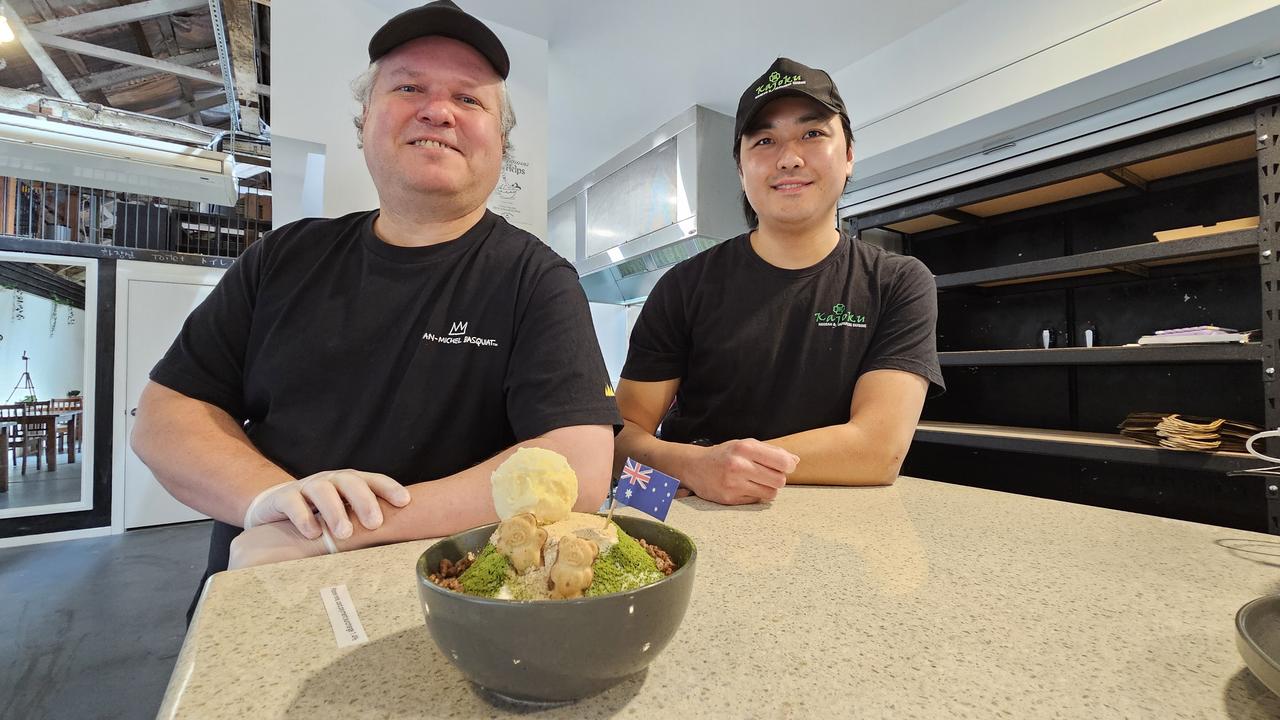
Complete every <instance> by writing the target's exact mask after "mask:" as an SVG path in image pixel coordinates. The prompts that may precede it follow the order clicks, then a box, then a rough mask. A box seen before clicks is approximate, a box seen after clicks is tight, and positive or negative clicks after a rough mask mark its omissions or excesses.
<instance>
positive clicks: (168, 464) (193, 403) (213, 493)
mask: <svg viewBox="0 0 1280 720" xmlns="http://www.w3.org/2000/svg"><path fill="white" fill-rule="evenodd" d="M131 444H132V447H133V450H134V452H136V453H137V454H138V457H140V458H142V461H143V462H144V463H146V464H147V467H149V468H151V471H152V473H154V474H155V476H156V479H157V480H158V481H159V482H160V484H161V485H163V486H164V488H165V489H166V490H168V491H169V493H170V494H171V495H173V496H174V497H175V498H177V499H178V500H179V501H180V502H182V503H184V504H185V505H187V506H188V507H191V508H194V509H196V510H199V511H200V512H202V513H204V514H206V515H209V516H211V517H213V518H216V519H218V520H221V521H223V522H225V523H229V524H231V525H236V526H241V527H253V526H254V525H261V524H263V523H269V522H274V521H277V520H284V519H286V518H287V519H288V520H290V521H291V522H292V523H293V524H294V525H295V526H296V527H297V528H298V530H299V531H300V532H302V533H303V534H304V535H306V537H308V538H311V539H315V540H318V539H320V537H321V530H320V525H321V523H322V522H323V523H324V524H326V525H327V526H328V527H329V528H330V529H331V531H332V533H333V535H334V536H335V537H342V538H345V537H348V536H350V534H351V532H352V525H353V524H354V523H352V522H351V520H350V518H349V517H348V510H347V506H348V505H350V506H351V511H352V512H353V513H354V514H355V515H356V517H357V518H359V520H360V523H361V524H363V525H364V526H365V527H366V528H376V527H378V525H380V524H381V523H382V511H381V509H380V508H379V502H378V498H379V497H382V498H383V499H385V500H388V501H389V502H391V503H392V504H394V505H396V506H403V505H405V504H406V503H408V502H409V500H410V496H409V493H408V491H407V490H405V489H404V488H403V487H401V486H400V483H398V482H396V481H395V480H394V479H392V478H390V477H387V476H386V475H380V474H378V473H371V472H363V471H360V470H353V469H334V470H326V471H323V472H318V473H315V474H314V475H311V476H309V477H306V478H303V479H302V480H297V481H296V480H294V478H293V477H292V476H291V475H290V474H289V473H287V472H286V471H285V470H284V469H283V468H281V467H279V466H278V465H276V464H275V463H273V462H271V461H270V460H268V459H267V458H266V457H264V456H263V455H262V453H261V452H259V451H258V449H257V448H256V447H254V445H253V443H252V442H250V441H249V438H248V436H246V435H245V432H244V428H243V427H242V426H241V425H240V423H239V422H237V421H236V420H235V418H233V417H232V416H231V415H230V414H228V413H227V412H226V411H224V410H222V409H221V408H219V407H217V406H215V405H211V404H209V403H206V402H203V401H200V400H196V399H194V398H191V397H188V396H186V395H183V394H182V393H179V392H176V391H174V390H171V389H170V388H167V387H165V386H163V385H160V384H158V383H154V382H149V383H147V385H146V387H144V388H143V391H142V397H141V398H140V399H139V402H138V423H137V425H135V426H134V429H133V438H132V442H131ZM317 511H319V514H320V518H317V517H316V516H315V514H316V512H317ZM321 518H322V519H321Z"/></svg>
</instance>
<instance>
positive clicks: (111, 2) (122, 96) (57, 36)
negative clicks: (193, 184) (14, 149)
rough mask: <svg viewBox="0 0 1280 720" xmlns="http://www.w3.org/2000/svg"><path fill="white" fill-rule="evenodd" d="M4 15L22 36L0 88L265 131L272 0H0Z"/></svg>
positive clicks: (0, 62) (6, 54)
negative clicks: (233, 100) (229, 79)
mask: <svg viewBox="0 0 1280 720" xmlns="http://www.w3.org/2000/svg"><path fill="white" fill-rule="evenodd" d="M0 14H3V15H4V16H6V17H7V18H8V24H9V25H10V26H11V28H12V30H13V32H14V35H15V36H16V37H15V39H14V40H12V41H10V42H4V43H0V87H3V88H11V89H15V90H25V91H28V92H29V93H37V94H40V95H45V96H48V97H54V98H61V99H63V100H67V101H71V102H77V101H83V102H84V103H90V104H94V103H96V104H100V105H103V106H105V107H109V108H114V109H117V110H125V111H130V112H136V113H141V114H144V115H149V116H152V117H156V118H166V119H171V120H177V121H181V122H186V123H191V124H193V125H197V126H203V127H206V128H209V129H233V128H232V125H233V124H235V125H236V127H235V128H234V129H237V130H240V131H242V132H244V133H247V134H249V135H263V134H266V130H267V128H266V126H265V124H264V123H265V122H267V121H269V117H270V34H271V13H270V0H0ZM228 76H230V78H232V80H233V81H232V82H230V83H228V82H225V80H224V78H226V77H228ZM231 97H234V98H235V102H234V104H232V103H229V98H231ZM10 109H21V108H10ZM233 118H234V119H233Z"/></svg>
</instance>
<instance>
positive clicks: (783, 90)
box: [733, 58, 849, 147]
mask: <svg viewBox="0 0 1280 720" xmlns="http://www.w3.org/2000/svg"><path fill="white" fill-rule="evenodd" d="M788 95H799V96H802V97H807V98H812V99H814V100H817V101H818V102H819V103H821V104H822V106H823V107H825V108H827V109H828V110H830V111H831V112H833V113H836V114H837V115H839V116H840V117H842V118H844V120H845V121H846V122H847V121H848V120H849V113H848V111H846V110H845V109H844V100H841V99H840V92H839V91H838V90H836V84H835V83H834V82H832V80H831V76H830V75H828V74H827V73H826V71H824V70H816V69H814V68H811V67H809V66H808V65H802V64H800V63H798V62H796V61H795V60H792V59H790V58H778V59H777V60H774V61H773V64H772V65H770V66H769V69H768V70H765V71H764V74H763V75H761V76H760V77H759V78H757V79H756V81H755V82H753V83H751V85H750V86H749V87H747V89H746V90H745V91H744V92H743V93H742V97H741V98H740V99H739V100H738V115H737V118H736V119H735V120H734V123H733V144H734V146H735V147H736V146H737V145H738V143H739V142H741V141H742V132H743V130H745V129H746V127H747V125H748V124H750V122H751V121H752V120H753V119H754V118H755V116H756V114H757V113H759V112H760V109H761V108H763V107H764V106H765V105H768V104H769V103H771V102H773V101H774V100H777V99H778V98H780V97H786V96H788Z"/></svg>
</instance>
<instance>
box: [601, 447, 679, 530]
mask: <svg viewBox="0 0 1280 720" xmlns="http://www.w3.org/2000/svg"><path fill="white" fill-rule="evenodd" d="M679 487H680V481H679V480H677V479H675V478H673V477H671V476H670V475H666V474H663V473H661V472H658V471H657V470H654V469H653V468H651V467H649V466H647V465H641V464H640V463H638V462H636V461H635V460H632V459H631V458H627V462H626V464H624V465H623V466H622V477H620V478H618V487H617V488H616V489H614V491H613V499H614V501H615V502H617V503H621V504H623V505H627V506H628V507H633V508H635V509H637V510H639V511H641V512H644V513H647V514H649V515H652V516H654V517H656V518H658V519H659V520H666V519H667V511H668V510H670V509H671V500H672V498H674V497H675V496H676V489H677V488H679ZM609 517H613V508H612V507H611V508H610V509H609Z"/></svg>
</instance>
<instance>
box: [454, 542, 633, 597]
mask: <svg viewBox="0 0 1280 720" xmlns="http://www.w3.org/2000/svg"><path fill="white" fill-rule="evenodd" d="M641 550H642V551H643V548H641ZM510 567H511V564H510V563H508V562H507V558H506V557H505V556H504V555H503V554H502V553H500V552H498V548H496V547H494V546H493V544H492V543H490V544H488V545H485V546H484V549H483V550H481V551H480V554H479V555H477V556H476V561H475V562H473V563H471V567H469V568H467V569H466V571H465V572H463V573H462V574H461V575H459V576H458V582H459V583H460V584H461V585H462V590H463V592H466V593H468V594H470V595H483V596H484V597H493V596H494V595H497V594H498V590H499V589H501V588H502V584H503V583H505V582H506V581H507V570H508V569H510Z"/></svg>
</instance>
